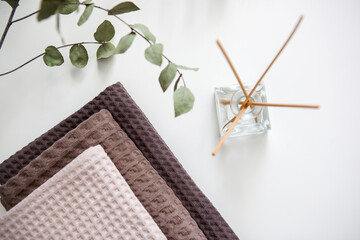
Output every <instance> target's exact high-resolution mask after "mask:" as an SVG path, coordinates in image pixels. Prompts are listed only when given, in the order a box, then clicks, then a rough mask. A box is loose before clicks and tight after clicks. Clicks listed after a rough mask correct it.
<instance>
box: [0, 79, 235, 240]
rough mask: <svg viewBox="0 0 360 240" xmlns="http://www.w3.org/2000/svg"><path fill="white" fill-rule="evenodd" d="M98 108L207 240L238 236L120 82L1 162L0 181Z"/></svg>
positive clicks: (10, 175)
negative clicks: (168, 187) (135, 149)
mask: <svg viewBox="0 0 360 240" xmlns="http://www.w3.org/2000/svg"><path fill="white" fill-rule="evenodd" d="M100 109H107V110H109V111H110V112H111V114H112V116H113V117H114V119H115V121H116V122H117V123H118V124H119V125H120V127H121V128H122V129H123V130H124V131H125V132H126V134H127V135H128V136H129V137H130V138H131V140H132V141H133V142H134V143H135V144H136V146H137V147H138V149H139V150H140V151H141V152H142V153H143V155H144V156H145V157H146V158H147V159H148V160H149V162H150V163H151V165H152V166H153V167H154V168H155V170H156V171H157V172H158V173H159V175H160V176H161V177H162V178H163V179H164V180H165V181H166V183H167V184H168V185H169V186H170V187H171V188H172V190H173V191H174V192H175V194H176V196H177V197H178V198H179V199H180V201H181V202H182V204H183V205H184V206H185V208H186V209H187V210H188V211H189V213H190V215H191V216H192V217H193V219H195V221H196V222H197V224H198V225H199V227H200V229H201V230H202V231H203V232H204V234H205V236H206V237H207V238H208V239H216V240H218V239H238V237H237V236H236V235H235V233H234V232H233V231H232V229H231V228H230V227H229V225H228V224H227V223H226V222H225V221H224V219H223V218H222V217H221V215H220V214H219V212H218V211H217V210H216V209H215V207H214V206H213V205H212V204H211V202H210V201H209V200H208V198H207V197H206V196H205V195H204V194H203V193H202V192H201V190H200V189H199V188H198V187H197V186H196V184H195V183H194V181H193V180H192V179H191V178H190V176H189V175H188V174H187V172H186V171H185V170H184V168H183V167H182V166H181V164H180V163H179V161H178V160H177V159H176V157H175V156H174V155H173V153H172V152H171V150H170V149H169V148H168V146H167V145H166V144H165V142H164V141H163V140H162V139H161V137H160V136H159V134H158V133H157V132H156V130H155V129H154V127H153V126H152V125H151V123H150V122H149V120H148V119H147V118H146V116H145V115H144V113H143V112H142V111H141V110H140V108H139V107H138V106H137V105H136V103H135V102H134V101H133V100H132V98H131V97H130V95H129V94H128V93H127V91H126V90H125V88H124V87H123V86H122V84H121V83H116V84H113V85H111V86H109V87H108V88H106V89H105V90H104V91H103V92H101V93H100V94H99V95H98V96H97V97H95V98H94V99H93V100H92V101H90V102H89V103H87V104H86V105H85V106H83V107H82V108H81V109H80V110H78V111H77V112H75V113H74V114H72V115H71V116H69V117H68V118H66V119H65V120H63V121H62V122H60V123H59V124H58V125H56V126H55V127H54V128H52V129H50V130H49V131H48V132H46V133H44V134H43V135H41V136H40V137H39V138H37V139H35V140H34V141H33V142H31V143H29V144H28V145H27V146H25V147H24V148H23V149H21V150H20V151H18V152H17V153H15V154H14V155H12V156H11V157H10V158H9V159H7V160H5V161H4V162H3V163H1V164H0V184H4V183H6V181H7V180H8V179H10V178H11V177H12V176H15V175H16V174H17V173H18V172H19V171H20V170H21V169H22V168H23V167H24V166H26V165H27V164H28V163H29V162H30V161H32V160H33V159H35V158H36V157H37V156H39V155H40V154H41V152H43V151H44V150H45V149H47V148H49V147H50V146H51V145H52V144H53V143H54V142H55V141H57V140H59V139H60V138H61V137H63V136H64V135H65V134H66V133H67V132H69V131H70V130H72V129H74V128H75V127H76V126H77V125H79V124H80V123H81V122H82V121H84V120H86V119H87V118H89V117H90V116H91V115H92V114H94V113H96V112H98V111H99V110H100Z"/></svg>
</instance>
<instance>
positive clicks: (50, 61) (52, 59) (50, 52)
mask: <svg viewBox="0 0 360 240" xmlns="http://www.w3.org/2000/svg"><path fill="white" fill-rule="evenodd" d="M43 60H44V63H45V64H46V65H47V66H49V67H54V66H60V65H61V64H63V63H64V58H63V56H62V55H61V53H60V52H59V50H58V49H57V48H56V47H54V46H48V47H47V48H46V49H45V55H44V56H43Z"/></svg>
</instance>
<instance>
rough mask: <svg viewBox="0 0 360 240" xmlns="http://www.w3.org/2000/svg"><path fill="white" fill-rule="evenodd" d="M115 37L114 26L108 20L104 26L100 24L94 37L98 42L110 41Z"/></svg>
mask: <svg viewBox="0 0 360 240" xmlns="http://www.w3.org/2000/svg"><path fill="white" fill-rule="evenodd" d="M114 35H115V29H114V26H113V25H112V24H111V22H109V21H108V20H105V21H104V22H103V23H102V24H100V25H99V26H98V28H97V29H96V32H95V33H94V37H95V39H96V41H98V42H105V41H110V40H111V39H112V38H113V37H114Z"/></svg>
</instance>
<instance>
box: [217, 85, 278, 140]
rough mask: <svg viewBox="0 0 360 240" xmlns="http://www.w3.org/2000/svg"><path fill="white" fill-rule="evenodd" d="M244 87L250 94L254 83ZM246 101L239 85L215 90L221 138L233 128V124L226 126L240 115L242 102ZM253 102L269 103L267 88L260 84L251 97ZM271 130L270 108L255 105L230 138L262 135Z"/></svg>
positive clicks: (239, 122)
mask: <svg viewBox="0 0 360 240" xmlns="http://www.w3.org/2000/svg"><path fill="white" fill-rule="evenodd" d="M244 86H245V89H246V92H247V93H248V94H249V93H250V92H251V89H252V88H253V86H254V83H245V84H244ZM245 99H246V97H245V95H244V93H243V91H242V90H241V87H240V86H239V85H234V86H228V87H219V88H215V105H216V113H217V117H218V123H219V131H220V135H221V136H223V135H224V134H225V132H226V131H227V129H228V128H229V127H230V126H231V123H229V124H228V125H226V124H227V123H228V122H229V121H230V120H231V119H233V118H234V117H235V116H236V115H237V114H238V113H239V111H240V107H241V104H240V102H241V101H245ZM251 101H253V102H257V103H266V102H267V100H266V92H265V86H264V85H263V84H261V83H260V84H259V85H258V87H257V88H256V90H255V92H254V93H253V94H252V96H251ZM225 125H226V126H225ZM224 126H225V127H224ZM270 128H271V125H270V120H269V113H268V108H267V107H264V106H254V105H253V106H252V107H248V108H247V109H246V111H245V113H244V114H243V115H242V117H241V118H240V120H239V121H238V123H237V124H236V126H235V127H234V129H233V131H232V132H231V134H230V135H229V137H239V136H244V135H252V134H261V133H265V132H266V131H267V130H269V129H270Z"/></svg>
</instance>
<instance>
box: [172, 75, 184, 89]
mask: <svg viewBox="0 0 360 240" xmlns="http://www.w3.org/2000/svg"><path fill="white" fill-rule="evenodd" d="M181 77H182V74H180V75H179V77H178V79H176V82H175V84H174V92H175V91H176V89H177V87H178V84H179V82H180V79H181Z"/></svg>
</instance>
